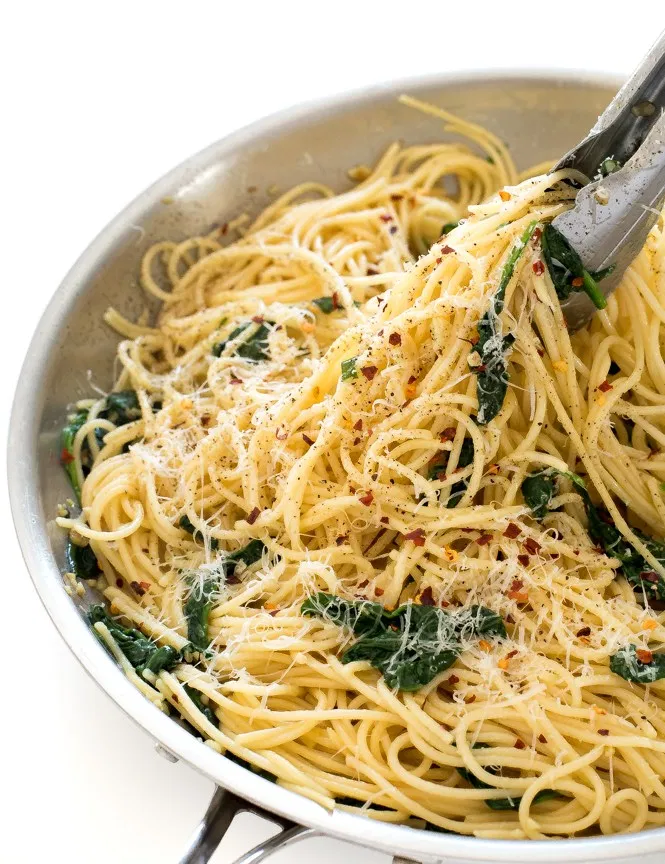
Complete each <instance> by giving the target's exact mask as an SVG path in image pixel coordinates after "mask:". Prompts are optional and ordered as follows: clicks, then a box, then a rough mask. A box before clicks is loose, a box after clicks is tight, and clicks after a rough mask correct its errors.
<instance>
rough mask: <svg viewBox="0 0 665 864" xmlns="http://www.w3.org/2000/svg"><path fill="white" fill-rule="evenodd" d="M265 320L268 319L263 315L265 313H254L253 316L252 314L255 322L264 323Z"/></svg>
mask: <svg viewBox="0 0 665 864" xmlns="http://www.w3.org/2000/svg"><path fill="white" fill-rule="evenodd" d="M265 320H266V319H265V318H264V317H263V315H253V316H252V321H253V322H254V323H255V324H263V322H264V321H265Z"/></svg>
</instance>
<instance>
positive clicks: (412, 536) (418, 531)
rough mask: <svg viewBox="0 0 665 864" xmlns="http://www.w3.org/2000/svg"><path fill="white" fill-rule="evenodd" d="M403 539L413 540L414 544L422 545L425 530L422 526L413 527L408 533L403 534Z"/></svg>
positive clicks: (423, 543)
mask: <svg viewBox="0 0 665 864" xmlns="http://www.w3.org/2000/svg"><path fill="white" fill-rule="evenodd" d="M404 539H405V540H411V541H413V544H414V545H415V546H424V545H425V532H424V531H423V529H422V528H415V529H414V530H413V531H409V533H408V534H405V535H404Z"/></svg>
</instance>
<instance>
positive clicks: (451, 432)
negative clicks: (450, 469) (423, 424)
mask: <svg viewBox="0 0 665 864" xmlns="http://www.w3.org/2000/svg"><path fill="white" fill-rule="evenodd" d="M455 432H456V429H455V427H454V426H448V428H447V429H444V430H443V432H442V433H441V434H440V435H439V438H440V439H441V441H452V440H453V438H454V437H455ZM434 458H435V459H436V458H437V457H436V456H435V457H434Z"/></svg>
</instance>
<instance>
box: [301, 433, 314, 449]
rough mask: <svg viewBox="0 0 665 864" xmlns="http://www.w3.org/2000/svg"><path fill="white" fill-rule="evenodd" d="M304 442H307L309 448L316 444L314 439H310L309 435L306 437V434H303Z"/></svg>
mask: <svg viewBox="0 0 665 864" xmlns="http://www.w3.org/2000/svg"><path fill="white" fill-rule="evenodd" d="M302 440H303V441H304V442H305V444H307V445H308V446H309V447H311V446H312V444H313V443H314V442H313V441H312V439H311V438H310V437H309V435H306V434H305V433H304V432H303V433H302Z"/></svg>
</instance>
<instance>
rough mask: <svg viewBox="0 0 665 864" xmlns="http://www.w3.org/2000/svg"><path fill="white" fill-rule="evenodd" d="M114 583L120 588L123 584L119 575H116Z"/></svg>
mask: <svg viewBox="0 0 665 864" xmlns="http://www.w3.org/2000/svg"><path fill="white" fill-rule="evenodd" d="M115 584H116V585H117V586H118V588H122V586H123V585H124V584H125V583H124V582H123V581H122V579H121V578H120V576H118V578H117V579H116V580H115Z"/></svg>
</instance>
